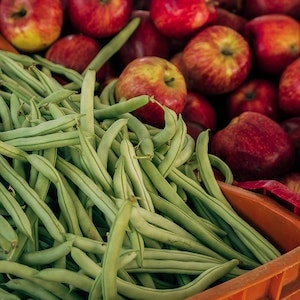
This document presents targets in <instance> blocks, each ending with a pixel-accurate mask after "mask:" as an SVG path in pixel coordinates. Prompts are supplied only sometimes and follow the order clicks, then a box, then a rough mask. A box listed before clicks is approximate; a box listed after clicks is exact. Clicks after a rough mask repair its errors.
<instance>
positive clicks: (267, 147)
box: [211, 112, 294, 181]
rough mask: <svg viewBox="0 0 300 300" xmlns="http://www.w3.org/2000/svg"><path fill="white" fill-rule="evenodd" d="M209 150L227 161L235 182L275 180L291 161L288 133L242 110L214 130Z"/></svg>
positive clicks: (253, 113) (268, 119)
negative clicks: (224, 124)
mask: <svg viewBox="0 0 300 300" xmlns="http://www.w3.org/2000/svg"><path fill="white" fill-rule="evenodd" d="M211 152H212V153H213V154H215V155H217V156H218V157H220V158H221V159H223V160H224V161H225V162H226V163H227V164H228V166H229V167H230V169H231V170H232V173H233V175H234V178H235V180H237V181H245V180H258V179H275V178H276V177H278V176H281V175H283V174H285V173H286V172H288V171H289V170H290V169H291V168H292V166H293V162H294V148H293V145H292V142H291V139H290V138H289V136H288V134H287V133H286V132H285V131H284V130H283V129H282V127H281V126H280V125H279V124H278V123H277V122H275V121H274V120H272V119H270V118H269V117H267V116H265V115H263V114H261V113H257V112H244V113H242V114H241V115H239V116H238V117H236V118H234V119H232V120H231V121H230V123H229V124H228V125H227V126H225V127H224V128H222V129H220V130H219V131H217V132H216V133H215V134H214V135H213V137H212V140H211Z"/></svg>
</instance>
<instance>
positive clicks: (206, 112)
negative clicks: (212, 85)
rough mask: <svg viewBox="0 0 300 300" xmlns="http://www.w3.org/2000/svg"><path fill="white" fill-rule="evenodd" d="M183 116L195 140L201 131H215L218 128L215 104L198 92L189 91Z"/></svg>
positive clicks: (189, 132)
mask: <svg viewBox="0 0 300 300" xmlns="http://www.w3.org/2000/svg"><path fill="white" fill-rule="evenodd" d="M182 117H183V120H184V121H185V122H186V124H187V132H188V134H189V135H191V136H192V137H193V138H194V139H195V140H196V139H197V137H198V135H199V133H200V132H201V131H203V130H205V129H210V130H212V131H213V130H215V128H216V124H217V115H216V112H215V109H214V107H213V105H212V104H211V103H210V102H209V101H208V99H207V98H206V97H204V96H202V95H201V94H199V93H196V92H191V91H188V93H187V97H186V104H185V106H184V109H183V112H182Z"/></svg>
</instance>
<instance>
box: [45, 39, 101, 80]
mask: <svg viewBox="0 0 300 300" xmlns="http://www.w3.org/2000/svg"><path fill="white" fill-rule="evenodd" d="M100 50H101V45H100V43H99V42H98V41H97V40H95V39H94V38H92V37H89V36H86V35H84V34H80V33H79V34H70V35H67V36H64V37H62V38H60V39H58V40H57V41H56V42H54V43H53V44H52V45H51V46H50V48H49V49H48V50H47V52H46V53H45V57H46V58H47V59H48V60H50V61H52V62H54V63H57V64H60V65H63V66H65V67H67V68H71V69H73V70H76V71H77V72H79V73H82V72H83V71H84V70H85V68H86V67H87V66H88V64H89V63H90V62H91V61H92V59H93V58H94V57H95V56H96V55H97V54H98V52H99V51H100ZM104 75H105V65H104V66H103V67H102V68H101V69H100V70H98V71H97V80H98V81H101V80H102V79H103V78H104Z"/></svg>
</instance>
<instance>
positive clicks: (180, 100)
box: [115, 56, 187, 127]
mask: <svg viewBox="0 0 300 300" xmlns="http://www.w3.org/2000/svg"><path fill="white" fill-rule="evenodd" d="M115 94H116V98H117V99H118V100H119V99H121V98H126V99H130V98H132V97H135V96H139V95H143V94H146V95H149V96H153V97H154V98H155V100H157V101H158V102H159V103H161V104H163V105H166V106H167V107H169V108H171V109H173V110H174V111H175V112H176V113H177V114H179V113H181V112H182V111H183V108H184V105H185V102H186V95H187V89H186V83H185V79H184V77H183V75H182V74H181V72H180V71H179V70H178V68H177V67H176V66H175V65H174V64H172V63H171V62H170V61H168V60H166V59H164V58H161V57H157V56H145V57H142V58H136V59H134V60H133V61H131V62H130V63H129V64H128V65H127V66H126V67H125V68H124V69H123V71H122V72H121V74H120V76H119V78H118V80H117V83H116V88H115ZM133 113H134V115H135V116H136V117H138V118H139V119H140V120H142V121H143V122H145V123H147V124H151V125H153V126H156V127H163V126H164V112H163V109H162V108H161V106H159V104H157V103H155V102H150V103H148V104H147V105H145V106H143V107H141V108H139V109H137V110H135V111H134V112H133Z"/></svg>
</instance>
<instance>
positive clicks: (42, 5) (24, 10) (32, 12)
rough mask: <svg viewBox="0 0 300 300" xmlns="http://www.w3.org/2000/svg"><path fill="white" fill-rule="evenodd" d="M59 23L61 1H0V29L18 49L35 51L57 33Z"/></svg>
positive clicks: (46, 44)
mask: <svg viewBox="0 0 300 300" xmlns="http://www.w3.org/2000/svg"><path fill="white" fill-rule="evenodd" d="M62 25H63V6H62V2H61V0H15V1H11V0H1V1H0V30H1V33H2V34H3V36H4V37H5V38H6V39H7V40H8V41H9V42H10V43H11V44H12V45H13V46H14V47H15V48H17V49H18V50H20V51H22V52H28V53H33V52H38V51H41V50H44V49H46V48H47V47H49V46H50V45H51V44H52V43H53V42H54V41H56V40H57V39H58V37H59V36H60V33H61V30H62Z"/></svg>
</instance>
